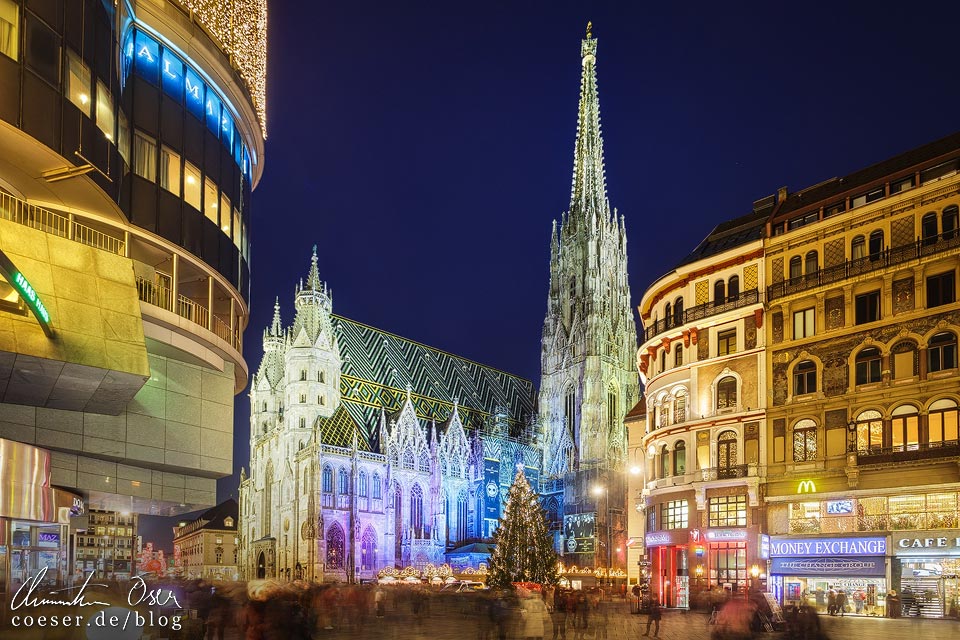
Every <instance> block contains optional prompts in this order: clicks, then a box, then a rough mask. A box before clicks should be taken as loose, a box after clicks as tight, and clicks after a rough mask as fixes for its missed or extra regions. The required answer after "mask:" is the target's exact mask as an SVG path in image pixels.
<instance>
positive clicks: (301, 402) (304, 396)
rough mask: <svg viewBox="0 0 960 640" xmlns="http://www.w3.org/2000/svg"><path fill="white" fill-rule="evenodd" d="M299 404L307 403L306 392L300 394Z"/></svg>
mask: <svg viewBox="0 0 960 640" xmlns="http://www.w3.org/2000/svg"><path fill="white" fill-rule="evenodd" d="M300 404H307V394H305V393H301V394H300Z"/></svg>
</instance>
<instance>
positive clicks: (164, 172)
mask: <svg viewBox="0 0 960 640" xmlns="http://www.w3.org/2000/svg"><path fill="white" fill-rule="evenodd" d="M160 186H161V187H163V188H164V189H166V190H167V191H169V192H170V193H172V194H173V195H175V196H179V195H180V154H178V153H176V152H175V151H174V150H173V149H171V148H170V147H161V148H160Z"/></svg>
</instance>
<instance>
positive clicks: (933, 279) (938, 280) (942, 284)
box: [927, 271, 957, 309]
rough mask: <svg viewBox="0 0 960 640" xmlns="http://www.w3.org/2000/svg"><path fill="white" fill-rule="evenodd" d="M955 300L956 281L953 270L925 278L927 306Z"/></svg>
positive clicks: (949, 302) (936, 305)
mask: <svg viewBox="0 0 960 640" xmlns="http://www.w3.org/2000/svg"><path fill="white" fill-rule="evenodd" d="M956 301H957V283H956V276H955V275H954V272H953V271H947V272H946V273H939V274H937V275H935V276H930V277H928V278H927V308H928V309H929V308H930V307H939V306H940V305H944V304H951V303H953V302H956Z"/></svg>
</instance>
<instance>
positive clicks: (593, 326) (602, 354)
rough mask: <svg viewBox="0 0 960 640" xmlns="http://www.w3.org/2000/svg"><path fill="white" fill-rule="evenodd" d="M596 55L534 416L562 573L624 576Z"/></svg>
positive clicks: (614, 273) (614, 333)
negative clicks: (619, 572)
mask: <svg viewBox="0 0 960 640" xmlns="http://www.w3.org/2000/svg"><path fill="white" fill-rule="evenodd" d="M596 51H597V41H596V40H595V39H594V38H593V36H592V34H591V33H590V31H589V29H588V31H587V37H586V38H585V39H584V40H583V41H582V46H581V56H582V60H581V62H582V67H583V72H582V79H581V86H580V105H579V111H578V120H577V139H576V146H575V150H574V171H573V188H572V193H571V197H570V208H569V210H568V211H567V212H565V213H564V214H563V218H562V220H561V223H560V225H559V227H558V226H557V224H556V221H555V222H554V226H553V233H552V234H551V238H550V285H549V294H548V298H547V313H546V317H545V318H544V323H543V338H542V349H541V376H540V401H539V411H540V424H541V429H542V432H543V440H544V459H545V464H544V473H545V474H546V475H547V476H549V477H550V478H551V482H550V483H549V484H548V485H546V486H545V487H543V489H544V491H543V492H544V499H545V504H546V506H547V512H548V514H550V517H551V518H552V519H553V527H554V530H555V531H557V537H556V542H557V545H558V550H559V551H562V553H563V554H564V562H565V563H566V564H568V565H577V566H579V567H582V566H595V567H605V566H607V565H608V563H612V565H613V566H616V567H620V568H623V563H624V556H623V548H624V544H625V541H626V537H625V534H626V520H625V517H624V510H623V505H624V504H625V502H626V483H625V477H624V465H625V462H626V456H627V434H626V430H625V428H624V425H623V417H624V415H626V413H627V412H628V411H629V410H630V409H631V408H632V407H633V406H634V404H635V403H636V401H637V396H638V383H637V371H636V366H635V365H634V362H633V358H634V351H635V349H636V344H637V329H636V324H635V322H634V319H633V310H632V309H631V303H630V285H629V282H628V279H627V234H626V227H625V222H624V218H623V216H620V217H619V218H618V217H617V212H616V210H612V209H611V207H610V201H609V200H608V199H607V190H606V178H605V176H604V168H603V138H602V136H601V135H600V101H599V97H598V95H597V78H596ZM591 514H593V515H591ZM597 543H599V544H597ZM617 548H619V549H620V551H619V552H617V551H615V549H617Z"/></svg>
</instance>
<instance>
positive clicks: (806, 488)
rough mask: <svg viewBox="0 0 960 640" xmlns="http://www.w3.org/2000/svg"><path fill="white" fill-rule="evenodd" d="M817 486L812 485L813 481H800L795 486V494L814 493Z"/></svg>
mask: <svg viewBox="0 0 960 640" xmlns="http://www.w3.org/2000/svg"><path fill="white" fill-rule="evenodd" d="M816 492H817V485H815V484H814V483H813V480H801V481H800V484H798V485H797V493H816Z"/></svg>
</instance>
